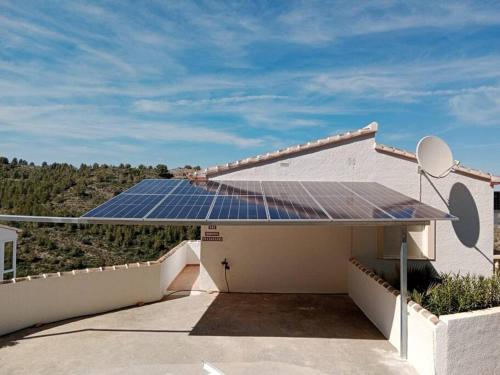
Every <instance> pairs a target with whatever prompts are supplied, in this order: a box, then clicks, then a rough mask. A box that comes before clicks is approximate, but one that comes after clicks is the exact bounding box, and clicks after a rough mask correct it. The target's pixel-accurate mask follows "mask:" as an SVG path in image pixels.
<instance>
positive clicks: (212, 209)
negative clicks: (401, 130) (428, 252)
mask: <svg viewBox="0 0 500 375" xmlns="http://www.w3.org/2000/svg"><path fill="white" fill-rule="evenodd" d="M83 218H86V219H89V220H88V221H89V222H92V221H94V222H98V221H99V220H103V221H105V220H111V219H114V220H115V221H119V220H120V219H128V220H127V222H130V220H131V219H136V220H137V221H138V222H139V221H141V222H148V221H150V222H163V221H164V222H178V223H180V222H186V223H189V222H228V221H233V222H235V223H238V222H244V221H248V222H253V221H257V222H269V221H271V222H276V223H283V222H291V223H300V222H318V223H320V222H331V221H353V222H389V221H401V222H404V221H430V220H451V219H455V218H454V217H453V216H452V215H450V214H447V213H445V212H442V211H440V210H437V209H435V208H433V207H430V206H428V205H426V204H424V203H421V202H419V201H417V200H415V199H412V198H410V197H407V196H405V195H404V194H401V193H398V192H396V191H394V190H391V189H389V188H387V187H385V186H383V185H380V184H377V183H373V182H328V181H325V182H318V181H315V182H311V181H309V182H300V181H208V182H193V181H188V180H174V179H171V180H160V179H156V180H143V181H141V182H140V183H138V184H137V185H135V186H133V187H131V188H130V189H128V190H126V191H125V192H123V193H122V194H120V195H118V196H116V197H114V198H112V199H111V200H109V201H108V202H105V203H104V204H102V205H101V206H98V207H96V208H95V209H93V210H91V211H89V212H88V213H86V214H85V215H84V216H83Z"/></svg>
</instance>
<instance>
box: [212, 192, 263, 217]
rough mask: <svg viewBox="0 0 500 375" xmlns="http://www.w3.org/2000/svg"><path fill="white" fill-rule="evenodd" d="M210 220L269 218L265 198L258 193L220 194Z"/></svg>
mask: <svg viewBox="0 0 500 375" xmlns="http://www.w3.org/2000/svg"><path fill="white" fill-rule="evenodd" d="M209 219H210V220H267V214H266V208H265V204H264V198H263V197H262V196H258V195H219V196H218V197H217V199H216V200H215V204H214V207H213V209H212V212H211V213H210V217H209Z"/></svg>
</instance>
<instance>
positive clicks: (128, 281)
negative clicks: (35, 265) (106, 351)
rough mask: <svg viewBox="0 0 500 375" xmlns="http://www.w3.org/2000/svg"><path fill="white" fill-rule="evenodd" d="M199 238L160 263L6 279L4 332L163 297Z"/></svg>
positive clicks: (1, 315) (195, 255)
mask: <svg viewBox="0 0 500 375" xmlns="http://www.w3.org/2000/svg"><path fill="white" fill-rule="evenodd" d="M196 263H199V242H197V241H184V242H182V243H181V244H179V245H178V246H176V247H175V248H174V249H172V250H170V251H169V252H168V253H167V254H166V255H164V256H163V257H161V258H160V259H159V260H158V261H154V262H141V263H133V264H126V265H120V266H111V267H103V268H92V269H87V270H78V271H70V272H60V273H53V274H46V275H39V276H34V277H25V278H17V279H14V280H10V281H4V282H2V283H1V284H0V335H3V334H6V333H10V332H14V331H17V330H19V329H22V328H26V327H30V326H33V325H36V324H45V323H50V322H55V321H59V320H63V319H68V318H74V317H78V316H84V315H89V314H97V313H102V312H106V311H111V310H116V309H119V308H123V307H127V306H132V305H136V304H142V303H149V302H155V301H159V300H161V299H162V298H163V296H164V293H165V291H166V289H167V287H168V285H169V284H170V283H171V282H172V281H173V280H174V279H175V277H176V276H177V275H178V274H179V273H180V272H181V271H182V270H183V269H184V267H185V266H186V265H187V264H196Z"/></svg>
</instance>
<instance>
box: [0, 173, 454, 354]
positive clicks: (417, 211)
mask: <svg viewBox="0 0 500 375" xmlns="http://www.w3.org/2000/svg"><path fill="white" fill-rule="evenodd" d="M0 219H1V220H6V221H37V222H71V223H81V224H129V225H179V224H190V225H193V224H194V225H204V226H207V227H208V229H210V226H216V225H223V226H248V225H261V226H262V225H264V226H273V225H295V226H297V225H300V226H304V225H323V226H325V225H344V226H346V225H347V226H374V227H375V226H376V227H380V226H399V227H401V228H403V229H402V231H401V239H402V241H401V248H400V254H399V258H400V270H401V271H400V274H401V277H400V290H401V293H402V294H401V298H402V301H406V278H407V251H408V246H407V236H406V229H405V228H406V226H407V225H416V224H421V225H427V224H429V223H430V222H433V221H438V220H455V219H456V218H455V217H453V216H452V215H450V214H448V213H445V212H442V211H440V210H437V209H435V208H433V207H430V206H428V205H426V204H423V203H422V202H419V201H417V200H415V199H412V198H410V197H408V196H406V195H404V194H401V193H399V192H396V191H394V190H391V189H389V188H387V187H385V186H383V185H380V184H378V183H373V182H327V181H241V180H238V181H201V182H200V181H198V182H195V181H188V180H144V181H142V182H140V183H139V184H137V185H135V186H133V187H132V188H130V189H129V190H127V191H125V192H123V193H122V194H120V195H118V196H116V197H114V198H113V199H111V200H109V201H108V202H105V203H104V204H102V205H101V206H99V207H97V208H95V209H93V210H91V211H90V212H88V213H87V214H85V215H83V216H82V217H80V218H52V217H49V218H47V217H23V216H7V215H1V216H0ZM218 237H219V236H217V235H216V233H215V232H214V233H213V234H212V235H210V236H207V237H206V239H205V241H220V240H221V239H220V238H218ZM202 240H203V238H202ZM220 261H223V259H217V262H219V263H220ZM201 266H202V267H203V259H202V264H201ZM223 266H224V267H225V266H226V265H225V264H223ZM406 309H407V304H406V303H401V353H400V354H401V356H402V357H403V358H406V355H407V354H406V353H407V311H406Z"/></svg>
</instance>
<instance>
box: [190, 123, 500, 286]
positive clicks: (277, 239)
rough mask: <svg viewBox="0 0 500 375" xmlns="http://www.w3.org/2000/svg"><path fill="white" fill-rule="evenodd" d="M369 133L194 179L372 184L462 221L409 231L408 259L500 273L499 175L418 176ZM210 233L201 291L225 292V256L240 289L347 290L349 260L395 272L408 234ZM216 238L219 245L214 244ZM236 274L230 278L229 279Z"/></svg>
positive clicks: (264, 229)
mask: <svg viewBox="0 0 500 375" xmlns="http://www.w3.org/2000/svg"><path fill="white" fill-rule="evenodd" d="M377 130H378V126H377V124H376V123H372V124H370V125H369V126H367V127H365V128H363V129H360V130H357V131H354V132H349V133H346V134H342V135H337V136H333V137H329V138H325V139H320V140H317V141H313V142H309V143H307V144H305V145H301V146H295V147H289V148H287V149H284V150H280V151H277V152H274V153H270V154H265V155H258V156H255V157H251V158H248V159H244V160H240V161H237V162H234V163H229V164H226V165H220V166H216V167H212V168H208V169H206V170H205V171H202V172H198V173H197V174H196V175H195V176H194V178H195V179H208V180H225V181H227V180H256V181H268V180H274V181H276V180H278V181H279V180H283V181H293V180H295V181H372V182H378V183H381V184H383V185H385V186H387V187H390V188H392V189H394V190H396V191H398V192H401V193H403V194H405V195H407V196H409V197H412V198H414V199H417V200H420V201H422V202H424V203H427V204H429V205H430V206H433V207H436V208H438V209H441V210H443V211H445V212H450V213H451V214H452V215H454V216H457V217H459V218H460V220H459V221H452V222H450V221H442V222H431V223H430V225H426V226H424V225H416V226H410V227H409V228H408V230H409V249H408V251H409V259H410V260H412V261H413V262H421V263H422V262H423V263H427V264H429V265H432V267H434V269H435V270H436V271H438V272H462V273H467V272H470V273H473V274H480V275H491V274H492V272H493V229H494V223H493V189H492V186H493V185H494V184H495V183H498V177H495V176H492V175H490V174H488V173H484V172H480V171H477V170H473V169H469V168H466V167H463V166H461V167H458V168H457V169H456V170H455V171H454V172H453V173H451V174H450V175H448V176H447V177H446V178H442V179H435V178H432V177H428V176H427V175H425V174H422V173H419V169H418V165H417V161H416V156H415V154H413V153H411V152H407V151H403V150H398V149H395V148H392V147H388V146H384V145H381V144H379V143H377V142H376V139H375V137H376V133H377ZM213 231H214V228H213V227H212V229H210V228H208V227H207V226H203V227H202V241H201V260H202V262H201V264H202V271H201V272H202V275H201V276H202V277H201V280H202V281H201V285H202V286H203V287H204V288H206V289H211V288H213V289H217V290H225V288H226V283H225V279H224V275H223V273H221V272H220V268H221V266H220V260H221V259H224V258H226V259H227V260H228V261H229V263H230V265H231V269H230V270H229V271H228V274H230V276H229V280H230V284H231V285H230V286H231V288H232V290H234V291H253V292H258V291H266V292H315V293H346V292H347V267H346V264H347V263H348V260H349V258H351V257H355V258H357V259H359V260H361V261H363V263H364V264H365V265H369V266H370V267H372V268H374V269H377V270H378V271H382V272H383V273H384V275H387V276H389V275H388V274H390V273H392V272H394V271H395V259H397V258H398V257H399V248H400V243H401V240H400V236H399V233H400V230H399V228H398V227H395V226H387V227H376V226H365V225H362V226H359V225H357V226H348V225H344V226H328V225H325V226H321V225H314V226H295V225H286V226H268V225H263V226H248V225H245V226H224V225H217V228H216V230H215V231H216V232H218V233H219V234H220V237H222V238H223V241H205V240H204V239H207V238H208V237H207V236H205V235H204V234H205V233H206V232H213ZM208 239H210V238H208ZM226 276H227V275H226Z"/></svg>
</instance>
